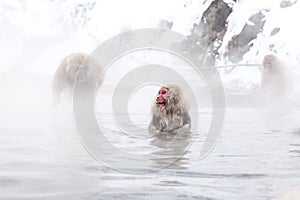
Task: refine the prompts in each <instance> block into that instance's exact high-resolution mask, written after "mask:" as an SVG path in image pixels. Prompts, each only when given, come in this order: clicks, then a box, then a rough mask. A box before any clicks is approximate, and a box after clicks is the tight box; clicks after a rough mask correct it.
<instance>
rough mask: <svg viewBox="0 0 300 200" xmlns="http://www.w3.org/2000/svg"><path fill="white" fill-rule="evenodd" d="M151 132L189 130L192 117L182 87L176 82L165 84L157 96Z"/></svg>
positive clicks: (153, 108)
mask: <svg viewBox="0 0 300 200" xmlns="http://www.w3.org/2000/svg"><path fill="white" fill-rule="evenodd" d="M151 114H152V117H151V122H150V124H149V127H148V129H149V133H151V134H157V133H173V134H177V133H179V132H189V131H190V128H191V118H190V115H189V108H188V105H187V103H186V101H185V99H184V97H183V92H182V90H181V88H180V87H179V86H177V85H175V84H167V85H163V86H162V87H161V88H160V90H159V91H158V94H157V96H156V98H155V101H154V103H153V106H152V110H151Z"/></svg>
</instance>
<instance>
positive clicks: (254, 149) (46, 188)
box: [0, 52, 300, 199]
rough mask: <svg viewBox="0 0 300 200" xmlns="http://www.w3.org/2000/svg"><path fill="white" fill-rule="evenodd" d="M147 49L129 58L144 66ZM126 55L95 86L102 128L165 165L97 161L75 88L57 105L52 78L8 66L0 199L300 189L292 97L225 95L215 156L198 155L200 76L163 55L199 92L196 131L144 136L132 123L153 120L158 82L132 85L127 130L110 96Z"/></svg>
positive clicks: (203, 97)
mask: <svg viewBox="0 0 300 200" xmlns="http://www.w3.org/2000/svg"><path fill="white" fill-rule="evenodd" d="M147 54H148V55H147V56H148V57H149V58H147V59H145V57H143V56H141V55H144V54H143V52H142V53H141V52H138V53H136V54H134V55H133V56H134V57H137V58H142V60H143V61H142V63H143V64H146V63H147V62H148V61H149V60H153V57H155V56H157V54H160V53H157V52H150V53H149V52H147ZM162 57H163V58H166V55H162ZM122 59H123V60H122ZM122 59H121V60H119V61H118V62H116V63H115V64H114V66H111V68H110V69H109V71H107V74H106V75H107V78H106V79H105V81H104V83H103V86H101V88H100V90H99V92H98V96H97V98H96V111H95V112H96V118H97V121H98V124H99V126H100V127H101V129H102V130H103V133H104V136H105V137H106V138H107V139H108V141H109V142H110V143H111V144H113V145H114V146H115V147H117V148H119V149H121V150H123V151H126V152H128V153H130V154H141V155H143V154H145V155H147V156H148V157H149V160H148V161H147V163H144V164H143V165H146V166H147V167H149V168H150V169H151V168H152V169H157V167H161V166H165V167H164V168H163V169H161V170H158V171H156V172H151V173H149V172H147V171H143V170H141V169H140V168H139V166H138V165H134V164H132V169H128V171H132V172H137V173H138V174H135V173H134V174H132V173H124V172H120V171H118V170H114V169H112V168H110V167H109V166H107V165H106V164H107V163H101V162H100V163H99V162H98V161H96V160H95V159H93V158H92V157H91V155H90V154H89V153H88V152H87V151H86V150H85V149H84V147H83V145H82V141H81V140H80V138H79V137H78V134H77V132H76V128H75V124H74V119H73V112H72V93H71V94H68V93H66V94H63V97H62V102H61V104H60V105H59V107H57V108H53V107H52V105H51V97H52V91H51V81H52V77H51V76H50V75H49V76H45V75H40V74H33V73H25V72H24V73H19V74H15V72H10V71H8V72H6V73H5V76H4V79H2V80H3V81H2V83H3V84H1V90H2V94H1V99H2V101H1V114H0V121H1V127H0V130H1V134H0V141H1V149H0V160H1V165H0V168H1V173H0V174H1V175H0V179H1V185H2V186H1V188H2V189H1V193H0V197H1V198H3V199H10V198H11V199H40V198H43V199H65V198H72V199H107V198H109V199H118V198H121V197H122V198H130V199H139V198H140V197H141V195H142V196H144V195H146V196H147V198H146V199H154V198H165V199H174V198H175V199H186V198H194V197H197V198H200V199H201V198H202V199H208V198H210V199H270V198H272V197H275V196H278V195H281V194H282V193H284V192H285V191H287V190H289V188H295V187H297V186H298V183H299V169H300V165H299V162H298V159H299V156H300V154H299V152H300V143H299V142H298V141H299V137H300V133H299V130H298V128H299V120H298V119H300V112H299V108H298V107H297V105H295V106H294V105H293V104H290V103H289V102H288V101H287V103H286V104H284V103H282V102H278V103H274V105H271V104H265V103H260V102H258V101H259V100H258V99H257V98H255V97H253V96H252V95H250V94H249V95H245V94H242V95H239V94H236V93H234V94H229V93H226V101H227V102H226V103H227V107H226V119H225V122H224V128H223V132H222V135H221V137H220V138H219V139H218V142H217V145H216V147H215V148H214V149H213V151H212V152H211V154H210V155H209V156H207V157H206V158H205V159H199V152H200V149H201V146H202V144H203V141H204V140H205V136H206V134H207V129H208V127H209V124H210V120H211V113H212V110H211V104H210V103H209V102H210V100H209V98H208V96H209V95H208V94H207V91H206V89H205V84H204V83H203V80H201V78H199V77H198V76H197V75H195V73H194V72H193V68H191V67H189V66H186V65H185V63H184V62H183V63H182V62H181V61H179V60H176V58H173V57H172V56H171V57H170V58H168V59H165V60H164V63H165V64H166V65H168V62H170V63H171V64H173V65H172V66H174V67H173V68H174V69H175V70H177V71H179V72H180V71H181V70H182V69H183V68H184V66H185V68H184V69H185V70H184V73H186V74H185V77H187V78H186V79H187V80H188V82H189V84H191V85H194V86H193V88H194V89H195V91H196V92H197V91H200V92H199V93H198V94H196V96H197V98H198V99H199V102H200V103H199V110H200V113H199V115H198V117H199V123H200V128H199V130H197V131H198V132H194V133H193V134H191V136H182V137H178V138H172V137H171V138H170V137H169V138H168V137H167V136H160V137H154V138H153V137H148V136H147V132H144V133H141V132H137V131H135V130H136V126H134V125H137V127H140V128H143V129H145V130H146V129H147V126H148V123H149V113H150V111H149V109H150V105H151V102H152V101H153V98H154V97H155V95H156V93H157V90H158V88H159V86H158V85H150V86H145V87H141V88H140V89H138V90H136V91H135V92H134V93H133V94H132V97H131V99H130V101H129V102H128V112H129V115H130V117H131V119H132V121H133V123H134V124H122V126H123V127H126V126H127V128H128V129H127V130H131V132H130V134H129V135H127V134H124V133H123V132H122V131H120V129H119V127H118V126H117V125H116V121H114V119H113V117H112V105H111V101H112V96H113V92H114V90H115V87H116V83H117V82H118V80H119V79H120V78H121V77H122V76H124V74H126V73H127V71H128V70H131V69H134V68H135V66H140V65H141V62H140V61H139V62H137V61H132V60H134V59H133V58H132V57H130V58H122ZM156 60H159V59H156ZM166 60H169V61H166ZM126 63H127V64H126ZM171 64H170V65H171ZM120 65H121V66H123V68H122V70H119V69H120ZM126 66H128V67H129V68H128V69H127V68H126ZM118 73H119V74H118ZM145 76H146V74H145ZM12 77H13V78H12ZM16 77H18V78H17V79H16ZM196 92H195V93H196ZM70 95H71V96H70ZM193 106H194V105H191V113H193V108H194V107H193ZM191 115H192V117H194V116H193V114H191ZM91 139H92V138H91ZM170 141H172V144H171V145H170V144H169V142H170ZM100 144H101V143H100ZM182 150H184V153H183V155H182V156H180V157H178V154H177V153H176V152H178V151H182ZM103 153H104V154H105V155H106V157H108V158H109V162H111V163H113V162H115V161H116V160H122V159H123V158H122V157H120V156H119V155H118V154H115V153H114V152H113V151H111V152H109V151H107V152H103ZM126 162H131V163H135V161H134V160H126ZM137 163H138V162H137ZM13 191H18V192H17V193H16V192H13Z"/></svg>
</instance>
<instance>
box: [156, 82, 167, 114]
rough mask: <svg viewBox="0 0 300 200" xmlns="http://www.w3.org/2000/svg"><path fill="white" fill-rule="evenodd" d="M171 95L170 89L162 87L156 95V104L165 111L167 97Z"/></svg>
mask: <svg viewBox="0 0 300 200" xmlns="http://www.w3.org/2000/svg"><path fill="white" fill-rule="evenodd" d="M168 97H169V89H168V88H161V89H160V90H159V91H158V94H157V96H156V105H159V106H160V111H161V112H163V111H165V110H166V108H167V103H168V102H167V99H168Z"/></svg>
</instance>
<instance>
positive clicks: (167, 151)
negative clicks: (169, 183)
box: [150, 133, 191, 169]
mask: <svg viewBox="0 0 300 200" xmlns="http://www.w3.org/2000/svg"><path fill="white" fill-rule="evenodd" d="M190 134H191V133H178V134H177V135H174V134H171V133H159V134H157V135H155V136H154V138H153V140H151V142H150V145H153V146H156V147H158V148H159V150H156V151H154V152H153V153H152V154H154V155H158V156H155V157H154V158H153V159H152V161H153V165H152V166H153V168H168V169H186V168H187V166H186V165H187V163H188V158H186V157H184V155H185V154H186V153H188V147H189V144H190V139H191V136H190Z"/></svg>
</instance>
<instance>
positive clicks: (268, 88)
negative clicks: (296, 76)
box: [258, 54, 294, 98]
mask: <svg viewBox="0 0 300 200" xmlns="http://www.w3.org/2000/svg"><path fill="white" fill-rule="evenodd" d="M293 88H294V81H293V75H292V72H291V70H290V69H289V67H288V66H287V65H286V64H285V63H284V62H283V61H282V60H280V59H279V58H278V57H276V56H274V55H270V54H269V55H266V56H265V57H264V59H263V62H262V68H261V83H260V87H259V90H258V94H259V95H262V96H266V97H275V98H284V97H287V96H288V95H289V94H290V93H291V92H292V90H293Z"/></svg>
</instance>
